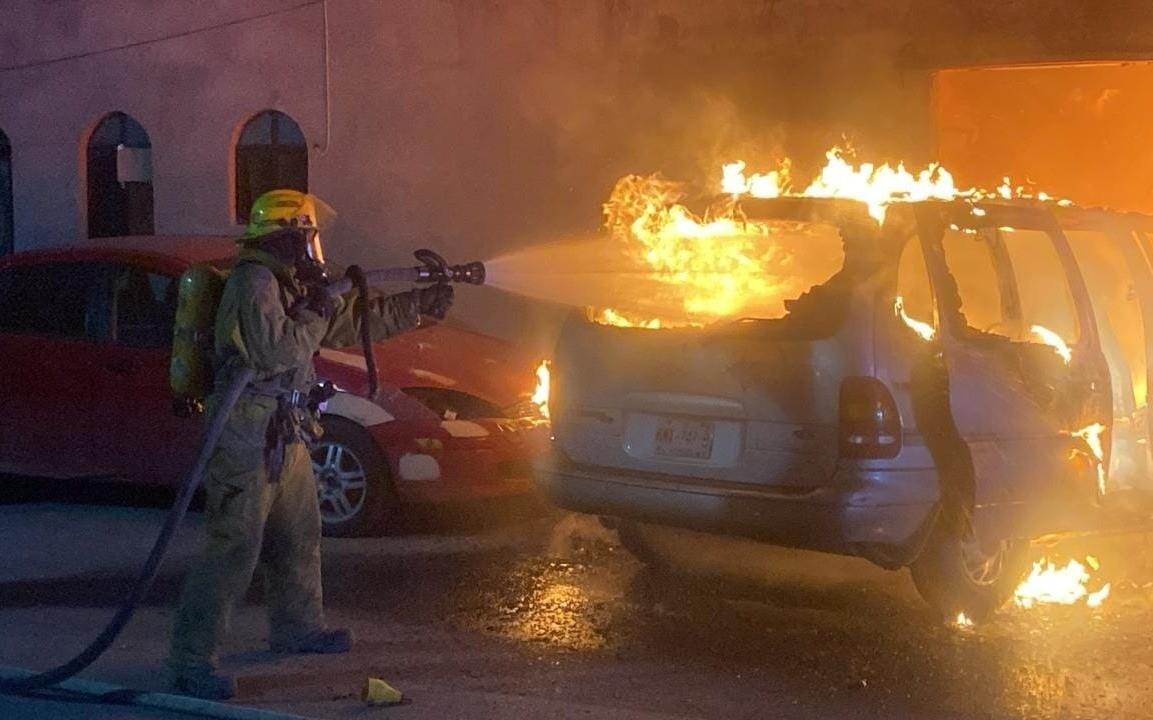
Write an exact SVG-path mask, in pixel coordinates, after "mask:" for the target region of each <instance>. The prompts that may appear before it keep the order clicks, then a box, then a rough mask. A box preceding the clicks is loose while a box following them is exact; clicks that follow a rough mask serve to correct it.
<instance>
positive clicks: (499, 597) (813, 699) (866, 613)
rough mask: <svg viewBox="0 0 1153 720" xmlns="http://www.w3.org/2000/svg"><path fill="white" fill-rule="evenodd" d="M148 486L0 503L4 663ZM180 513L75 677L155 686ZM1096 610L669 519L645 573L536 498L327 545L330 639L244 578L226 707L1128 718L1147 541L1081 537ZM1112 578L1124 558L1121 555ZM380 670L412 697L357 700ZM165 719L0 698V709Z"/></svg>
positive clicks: (181, 564)
mask: <svg viewBox="0 0 1153 720" xmlns="http://www.w3.org/2000/svg"><path fill="white" fill-rule="evenodd" d="M162 502H163V498H158V499H151V500H150V499H147V498H146V499H143V500H142V499H141V497H140V494H139V493H138V492H136V491H131V492H127V493H125V492H123V491H118V492H113V493H110V494H106V495H101V494H100V493H95V494H94V493H93V492H92V491H90V490H78V489H69V488H65V489H63V490H58V491H54V492H53V493H51V494H50V495H48V496H46V495H45V494H43V493H40V494H32V495H23V496H19V497H16V498H15V499H14V500H10V501H9V504H6V505H0V547H3V548H4V549H5V550H4V558H5V559H4V562H3V563H0V665H8V666H20V667H25V668H31V669H42V668H45V667H48V666H50V665H52V664H54V663H55V662H59V661H61V660H63V659H65V657H67V656H69V655H71V654H72V653H73V652H75V651H76V650H78V649H79V648H80V647H81V646H83V644H85V643H86V642H87V641H88V639H89V638H90V637H91V635H92V634H93V633H95V632H96V631H97V630H98V629H99V627H100V626H101V625H102V624H103V622H104V621H105V620H106V619H107V618H108V617H109V615H110V613H111V611H112V609H113V608H114V607H115V605H116V603H117V602H118V600H119V599H120V597H121V595H122V593H123V592H124V589H125V588H126V587H127V586H128V584H129V583H130V582H131V579H132V577H133V575H134V573H135V570H136V566H137V564H138V562H139V561H140V560H141V558H142V557H143V554H144V552H145V550H146V549H147V547H148V546H149V544H150V543H151V541H152V539H153V536H154V534H155V532H156V530H157V528H158V527H159V523H160V520H161V518H162V516H163V509H162ZM199 532H200V516H199V515H198V514H195V513H194V514H193V515H192V516H191V517H190V518H189V521H188V525H187V527H186V529H185V530H184V531H183V532H182V533H181V534H180V536H179V537H178V538H177V542H176V544H175V548H174V551H173V554H172V556H171V558H170V559H169V561H168V562H167V563H166V564H165V567H164V569H163V571H162V573H161V577H160V578H159V580H158V582H157V585H156V587H155V589H154V591H153V592H152V593H151V595H150V596H149V598H148V600H147V602H146V603H145V606H144V607H143V608H142V610H141V612H140V614H139V616H138V617H137V618H136V619H135V620H134V621H133V623H132V624H131V625H130V626H129V627H128V629H127V630H126V631H125V633H124V635H123V636H122V638H121V639H120V640H118V641H117V643H116V644H115V646H114V647H113V648H112V649H111V650H110V651H109V652H108V654H106V655H105V656H104V657H102V658H101V659H100V660H99V661H98V662H97V663H96V664H95V665H94V666H93V667H92V668H91V669H90V670H89V671H87V672H86V673H85V677H88V678H92V679H98V680H101V681H106V682H111V683H115V684H119V685H125V686H129V687H133V688H140V689H146V690H163V689H165V687H166V680H165V678H164V675H163V672H162V665H161V661H162V659H163V657H164V653H165V648H166V643H167V636H168V631H169V625H170V622H171V617H172V610H171V608H172V606H173V604H174V603H175V600H176V596H177V593H178V591H179V587H180V580H181V577H182V574H183V572H184V570H185V568H186V567H187V563H188V561H189V558H190V557H191V556H192V554H193V553H195V551H196V548H197V546H198V544H199ZM1093 542H1094V543H1096V544H1095V545H1093V547H1091V548H1088V549H1087V548H1086V547H1083V546H1082V545H1077V546H1073V547H1057V548H1048V549H1047V550H1046V551H1047V552H1049V553H1061V552H1065V553H1069V554H1071V555H1079V554H1080V553H1083V552H1086V551H1088V550H1091V551H1092V552H1094V553H1096V554H1097V555H1098V556H1099V557H1100V560H1101V566H1102V570H1101V572H1102V573H1103V574H1109V578H1108V579H1109V580H1111V581H1112V582H1113V594H1112V596H1111V597H1110V598H1109V599H1108V600H1107V601H1106V603H1105V604H1104V605H1103V606H1102V607H1101V608H1099V609H1095V610H1094V609H1089V608H1087V607H1085V606H1084V605H1078V606H1074V607H1039V608H1033V609H1030V610H1025V609H1020V608H1008V609H1006V610H1005V611H1003V612H1002V613H1001V614H1000V615H999V616H998V617H997V618H996V619H995V620H994V621H993V622H991V623H989V624H986V625H984V626H981V627H977V628H958V627H956V626H954V625H951V624H948V623H944V622H942V621H941V620H940V619H939V618H937V617H935V616H934V615H933V613H931V612H930V611H929V610H928V609H927V608H926V607H925V605H924V604H923V603H922V602H921V600H920V599H919V598H918V597H917V595H916V593H915V590H914V589H913V588H912V583H911V582H910V581H909V579H908V576H907V573H894V572H886V571H883V570H879V569H877V568H874V567H872V566H871V565H869V564H868V563H865V562H863V561H859V560H854V559H847V558H837V557H832V556H825V555H819V554H815V553H803V552H795V551H786V550H780V549H772V548H763V547H761V546H758V545H755V544H753V543H742V542H731V541H722V540H718V539H714V538H708V537H704V536H698V535H692V534H683V533H675V534H667V535H666V536H665V537H664V539H663V540H662V543H663V545H662V547H663V554H664V555H665V556H667V557H670V558H676V566H677V572H654V571H651V570H649V569H647V568H645V567H644V566H642V565H641V564H640V563H639V562H637V561H636V560H635V559H634V558H633V557H632V556H631V555H630V554H629V553H627V552H626V551H624V550H623V549H622V548H621V547H620V545H619V542H618V539H617V537H616V536H615V534H614V533H612V532H610V531H608V530H606V529H604V528H603V527H602V526H601V525H600V524H599V523H597V522H596V521H595V520H594V519H591V518H587V517H581V516H574V515H569V514H564V513H560V512H556V511H552V510H549V509H548V508H547V507H545V506H544V505H543V503H540V502H539V501H534V500H532V499H523V500H520V501H516V502H506V503H488V504H485V505H484V506H479V507H465V508H452V509H449V510H445V511H440V512H434V513H427V514H424V513H416V514H415V515H414V519H413V520H411V521H410V523H409V526H408V527H406V528H405V529H404V531H403V532H402V533H401V534H400V535H397V536H394V537H388V538H374V539H359V540H326V541H325V544H324V564H325V591H326V607H327V609H328V614H329V621H330V622H331V623H334V624H343V625H348V626H350V627H352V628H353V629H354V631H355V632H356V634H357V637H358V645H357V647H356V649H355V651H354V652H353V653H352V654H350V655H347V656H339V657H334V656H327V657H284V656H278V655H273V654H272V653H270V652H268V651H267V649H266V647H267V644H266V643H267V640H266V638H267V633H266V625H265V621H264V617H263V610H262V606H261V592H260V583H259V581H258V582H256V583H254V588H253V589H252V591H251V592H250V593H249V596H248V598H247V599H246V601H245V603H244V605H243V606H242V607H241V608H239V610H238V612H237V615H236V617H235V619H234V622H233V629H232V633H231V635H230V637H229V641H228V645H227V647H226V648H225V652H224V659H223V662H224V667H225V669H227V670H229V671H232V672H235V673H237V674H238V675H240V676H241V694H242V697H241V698H240V699H239V700H238V702H239V703H242V704H248V705H253V706H256V707H262V708H268V709H274V710H280V711H284V712H293V713H296V714H299V715H303V716H306V717H313V718H350V717H356V718H362V717H389V718H394V717H395V718H413V719H417V718H455V717H460V718H466V717H467V718H524V717H558V718H588V717H597V718H629V719H631V718H638V719H639V718H717V717H725V718H734V719H740V718H759V717H774V718H838V719H839V718H849V719H855V718H885V719H887V720H888V719H895V720H903V719H909V720H921V719H925V720H929V719H930V718H931V719H932V720H950V719H953V718H957V719H960V718H1012V719H1017V718H1020V719H1022V720H1023V719H1025V718H1029V719H1034V718H1036V719H1040V720H1059V719H1064V718H1118V719H1125V718H1133V719H1136V718H1148V717H1149V716H1150V711H1149V708H1150V707H1153V622H1151V621H1153V586H1150V585H1149V582H1150V581H1153V576H1151V575H1153V574H1151V573H1149V572H1148V571H1147V568H1148V565H1149V563H1148V562H1147V561H1146V558H1147V557H1149V556H1150V555H1151V553H1150V552H1149V547H1150V544H1149V539H1148V538H1146V537H1128V538H1121V539H1111V540H1108V541H1093ZM1121 567H1124V568H1125V571H1124V572H1121V571H1120V568H1121ZM367 676H374V677H381V678H384V679H386V680H387V681H388V682H390V683H392V684H393V685H394V686H396V687H398V688H400V689H401V690H402V691H404V692H405V694H406V695H407V696H408V698H409V699H410V702H409V703H408V704H406V705H403V706H400V707H395V708H387V709H379V708H367V707H365V706H364V705H363V704H362V703H361V701H360V700H359V698H358V689H359V687H360V685H361V684H362V683H363V682H364V679H365V678H366V677H367ZM9 717H12V718H24V717H52V718H56V717H60V718H98V719H100V720H104V719H106V718H107V719H108V720H111V719H112V718H149V717H156V718H167V717H176V716H174V715H164V714H158V713H151V714H150V713H149V712H147V711H140V712H137V711H136V710H135V709H132V708H124V707H107V706H101V707H91V706H85V705H77V704H76V703H74V702H59V701H55V702H49V701H45V700H31V699H12V698H3V697H0V718H9Z"/></svg>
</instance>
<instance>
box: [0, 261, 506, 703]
mask: <svg viewBox="0 0 1153 720" xmlns="http://www.w3.org/2000/svg"><path fill="white" fill-rule="evenodd" d="M415 255H416V259H417V260H418V261H419V262H420V263H421V264H420V265H418V266H416V267H397V268H383V269H379V270H370V271H363V270H361V269H360V268H359V267H357V266H355V265H354V266H352V268H350V272H349V273H348V275H346V277H345V278H344V279H342V280H337V281H334V282H331V283H329V284H328V285H327V286H326V288H325V289H326V291H327V292H328V294H329V295H330V296H333V297H335V296H339V295H343V294H345V293H347V292H349V291H350V290H352V289H353V288H354V287H355V288H356V289H357V291H358V294H359V295H360V301H361V302H360V305H359V312H360V328H361V343H362V349H363V351H364V358H365V365H366V368H367V372H368V373H369V375H368V384H369V390H370V393H369V397H370V398H371V397H372V396H373V395H375V390H376V387H377V382H378V379H377V377H376V359H375V357H374V355H373V352H372V336H371V328H370V325H369V320H368V311H369V302H368V300H369V297H368V287H369V285H370V284H373V285H375V284H380V283H384V282H414V283H425V284H435V283H450V282H451V283H468V284H472V285H481V284H483V283H484V279H485V268H484V264H483V263H480V262H471V263H466V264H464V265H449V264H448V263H447V262H445V260H444V258H443V257H441V256H440V255H438V254H437V253H435V252H433V251H431V250H418V251H417V252H416V253H415ZM255 375H256V372H255V370H253V369H251V368H245V369H243V370H241V371H239V372H238V373H237V374H236V375H235V377H233V379H232V382H231V383H230V384H229V385H228V386H227V388H226V390H225V391H224V394H223V395H222V396H221V398H220V402H219V403H217V404H216V407H215V409H214V412H213V413H212V415H211V417H210V418H209V421H208V423H207V424H206V426H205V428H204V432H203V434H202V436H201V442H200V450H199V452H198V453H197V455H196V461H195V462H194V463H193V465H192V468H191V469H190V470H189V472H188V473H187V474H186V475H185V476H184V480H183V482H181V484H180V486H179V490H178V491H177V495H176V499H175V501H174V502H173V504H172V507H171V509H169V511H168V515H167V516H166V517H165V520H164V525H163V527H162V528H161V530H160V534H159V535H158V536H157V538H156V542H155V543H154V544H153V546H152V550H151V551H150V552H149V554H148V558H147V560H145V562H144V565H143V567H142V568H141V570H140V574H139V575H138V576H137V579H136V582H135V584H134V585H133V586H132V589H131V590H130V591H129V592H128V595H127V596H126V597H125V599H124V601H123V602H122V603H121V605H120V607H119V608H117V610H116V613H115V614H114V615H113V616H112V619H111V620H110V621H109V622H108V624H107V625H106V626H105V627H104V629H103V630H102V631H101V632H100V634H99V635H97V636H96V638H95V639H94V640H93V641H92V642H91V643H89V644H88V646H87V647H85V648H84V649H83V650H81V651H80V652H79V653H78V654H77V655H76V656H75V657H73V658H72V659H71V660H68V661H67V662H65V663H62V664H60V665H58V666H56V667H54V668H52V669H50V670H46V671H44V672H41V673H35V674H27V673H20V674H17V675H13V674H8V675H7V676H3V675H0V694H9V695H19V694H27V693H32V692H35V691H37V690H43V689H46V688H50V687H52V686H54V685H58V684H59V683H61V682H63V681H65V680H67V679H68V678H71V677H73V676H75V675H76V674H77V673H80V672H82V671H83V670H84V669H85V668H87V667H88V666H89V665H91V664H92V663H93V662H95V661H96V659H97V658H99V657H100V656H101V655H102V654H104V652H105V651H106V650H107V649H108V648H109V647H111V645H112V643H113V642H114V641H115V640H116V637H117V636H118V635H119V634H120V632H121V631H122V630H123V629H124V627H125V626H126V625H127V624H128V621H129V620H131V619H132V616H133V615H134V614H135V612H136V607H137V605H139V603H140V601H141V600H143V599H144V597H145V596H146V595H147V594H148V591H149V590H150V589H151V588H152V584H153V582H154V581H155V580H156V576H157V574H158V573H159V571H160V565H161V562H162V561H163V560H164V556H165V555H166V554H167V553H168V549H169V547H170V545H171V544H172V538H173V536H175V534H176V530H177V529H178V528H179V527H180V524H181V523H182V522H183V520H184V516H185V514H186V513H187V512H188V506H189V504H190V503H191V502H192V497H193V495H194V494H195V492H196V489H197V488H198V487H199V486H200V484H201V482H202V480H203V479H204V474H205V472H206V471H207V468H208V462H209V460H211V458H212V455H213V453H214V452H215V450H216V444H217V443H218V442H219V441H220V436H221V435H222V434H223V432H224V426H225V424H226V423H227V421H228V417H229V415H231V413H232V409H233V408H234V407H235V406H236V403H237V402H238V401H239V400H240V396H241V394H242V393H243V392H244V390H245V388H246V387H248V385H249V384H250V383H251V382H252V380H253V379H254V378H255ZM95 699H98V700H99V699H106V700H108V701H112V702H131V701H132V693H131V691H129V692H128V693H127V694H125V693H110V694H109V696H108V697H105V696H104V695H97V696H95Z"/></svg>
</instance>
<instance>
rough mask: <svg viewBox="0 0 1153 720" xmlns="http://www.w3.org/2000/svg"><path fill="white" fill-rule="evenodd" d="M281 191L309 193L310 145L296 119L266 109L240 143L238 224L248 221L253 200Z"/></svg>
mask: <svg viewBox="0 0 1153 720" xmlns="http://www.w3.org/2000/svg"><path fill="white" fill-rule="evenodd" d="M280 188H289V189H292V190H300V191H301V192H307V191H308V145H307V144H305V142H304V133H303V132H301V130H300V126H299V125H297V124H296V121H295V120H293V119H292V118H290V117H289V116H287V115H285V114H284V113H282V112H278V111H276V110H265V111H263V112H261V113H258V114H256V115H255V116H253V117H252V119H251V120H249V121H248V122H247V123H245V124H244V128H243V129H241V131H240V137H238V138H237V140H236V198H235V200H236V222H237V223H240V224H244V223H246V222H248V211H249V210H251V209H252V201H253V200H255V199H256V198H258V197H260V196H261V195H263V194H264V193H266V192H268V191H269V190H277V189H280Z"/></svg>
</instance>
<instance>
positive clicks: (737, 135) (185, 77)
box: [0, 0, 1153, 332]
mask: <svg viewBox="0 0 1153 720" xmlns="http://www.w3.org/2000/svg"><path fill="white" fill-rule="evenodd" d="M0 16H2V20H0V129H2V130H3V131H4V132H5V133H6V134H7V135H8V137H9V138H10V140H11V143H12V149H13V164H14V169H13V175H14V185H15V190H14V192H15V206H16V219H15V224H16V248H17V249H27V248H32V247H37V246H43V245H47V244H58V243H62V242H68V241H70V239H72V238H76V237H80V236H82V235H83V234H84V232H85V179H84V148H85V143H86V140H87V134H88V133H89V132H90V131H91V129H92V127H93V126H94V124H95V123H96V122H98V120H99V119H100V118H101V117H102V116H103V115H104V114H105V113H107V112H110V111H114V110H120V111H124V112H126V113H128V114H130V115H132V116H133V117H135V118H136V119H137V120H139V121H140V122H141V123H142V124H143V126H144V127H145V128H146V129H147V131H148V132H149V134H150V136H151V141H152V146H153V164H154V192H155V216H156V231H157V233H162V234H164V233H204V232H209V233H217V232H220V233H232V232H236V231H237V227H236V226H235V225H234V224H233V222H232V217H233V208H232V200H231V198H232V192H231V182H232V181H231V175H232V173H231V162H232V161H231V158H232V143H233V141H234V140H235V137H236V134H237V132H238V130H239V128H240V126H241V125H242V124H243V122H244V121H245V120H246V119H247V118H249V117H250V116H251V115H253V114H254V113H256V112H258V111H260V110H262V109H266V108H273V109H277V110H281V111H283V112H286V113H288V114H289V115H291V116H292V117H293V118H294V119H295V120H296V121H297V122H298V123H299V124H300V126H301V128H302V129H303V131H304V133H305V135H306V137H307V140H308V143H309V160H310V186H311V187H310V189H311V190H313V191H314V192H317V193H319V194H320V195H322V196H323V197H325V198H326V199H327V200H328V201H329V202H330V203H331V204H332V205H334V206H335V207H336V208H337V210H338V211H339V213H340V222H339V225H338V226H337V227H336V228H335V230H334V232H332V233H330V234H329V236H328V237H327V239H326V240H327V242H328V244H329V246H330V254H331V255H333V256H334V257H336V258H337V259H338V260H340V261H344V262H352V261H357V262H361V263H363V264H368V265H372V264H378V263H382V262H397V261H406V260H407V255H408V253H409V252H410V251H411V249H413V248H414V247H417V246H419V245H422V244H429V245H433V246H435V247H438V248H440V249H442V250H443V251H444V252H445V254H447V255H450V256H452V257H459V258H462V259H472V258H482V259H483V258H487V257H491V256H493V255H495V254H498V253H500V252H502V251H505V250H509V249H512V248H515V247H518V246H522V245H526V244H531V243H539V242H545V241H548V240H554V239H559V238H564V237H566V236H568V235H570V234H572V233H577V232H588V231H591V230H593V229H595V228H596V226H597V224H598V223H599V219H600V218H599V211H600V208H599V204H600V202H601V201H602V200H603V199H604V197H605V194H606V193H607V191H608V189H609V188H610V187H611V185H612V183H613V181H614V180H615V179H616V178H617V177H619V176H620V175H621V174H624V173H626V172H652V171H657V170H660V171H664V172H666V173H667V174H669V175H672V176H675V177H685V178H693V179H698V180H706V179H709V178H712V177H713V175H714V174H715V172H716V167H717V164H718V163H719V162H720V161H721V160H722V159H730V158H733V157H738V156H743V157H746V158H749V159H755V158H756V157H758V156H762V157H771V156H775V155H779V154H781V153H788V154H790V155H792V156H793V157H794V158H796V160H797V161H798V163H799V165H800V170H801V171H802V172H803V171H804V170H805V169H806V167H811V166H813V165H816V164H818V163H819V162H820V161H821V156H820V152H821V150H822V149H824V148H825V147H827V146H828V145H829V144H831V143H833V142H836V141H837V140H839V139H841V137H842V136H843V135H849V136H851V137H852V139H853V140H854V142H855V143H856V145H857V146H858V147H860V148H861V149H863V150H864V151H866V152H867V153H869V154H870V155H872V156H876V157H880V158H883V159H897V158H906V159H911V160H927V159H929V158H930V156H931V154H932V141H931V132H930V128H929V120H928V118H929V114H928V73H929V71H930V70H931V69H932V68H934V67H939V66H946V65H959V64H971V63H980V62H992V61H1007V60H1038V59H1053V58H1070V57H1100V56H1106V55H1108V56H1115V55H1118V54H1126V53H1134V54H1137V53H1142V52H1146V51H1148V50H1149V49H1150V48H1149V46H1150V45H1151V44H1153V40H1150V39H1149V38H1153V32H1143V31H1142V28H1144V29H1146V30H1150V29H1153V6H1151V5H1150V4H1149V3H1143V2H1134V1H1131V0H1114V1H1113V2H1109V3H1099V2H1093V1H1091V0H1076V1H1073V0H1070V1H1066V2H1023V1H1021V0H1016V1H1014V0H1000V1H999V2H992V1H991V0H975V1H974V2H970V3H955V2H930V1H928V0H757V1H754V0H715V1H713V2H697V1H695V0H651V1H649V2H641V1H640V0H572V1H569V2H558V1H556V0H329V1H328V2H327V3H326V2H308V1H306V0H252V1H249V2H245V3H236V2H226V1H225V0H211V1H208V2H197V3H183V2H175V1H174V0H99V1H97V0H62V1H58V2H42V1H40V0H8V1H7V2H5V3H3V7H2V8H0ZM465 296H466V298H469V299H471V300H472V301H473V302H471V303H466V304H469V305H470V306H475V307H473V309H471V310H468V311H466V312H465V314H466V316H468V315H471V316H473V319H474V320H475V321H476V322H478V324H481V325H482V326H484V327H485V328H486V329H491V330H495V331H498V332H502V331H508V332H513V331H516V330H517V329H518V328H523V327H524V326H525V325H526V322H527V321H526V320H525V318H524V317H523V313H526V312H528V310H527V309H526V307H527V306H525V305H524V304H522V303H519V302H517V301H514V300H511V299H508V298H503V297H498V296H497V295H496V294H495V293H493V292H491V291H485V290H471V289H469V290H467V291H466V293H465Z"/></svg>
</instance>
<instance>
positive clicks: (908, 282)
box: [897, 237, 937, 327]
mask: <svg viewBox="0 0 1153 720" xmlns="http://www.w3.org/2000/svg"><path fill="white" fill-rule="evenodd" d="M897 295H898V296H899V297H900V298H901V304H902V306H903V307H904V309H905V314H906V315H908V316H909V317H910V318H911V319H913V320H916V321H919V322H923V323H927V324H929V325H932V326H933V327H936V325H937V318H936V313H934V312H933V290H932V287H931V286H930V285H929V269H928V267H927V266H926V265H925V255H924V253H922V252H921V243H920V241H919V240H918V239H917V238H916V237H912V238H910V239H909V241H908V242H906V243H905V249H904V250H902V251H901V259H900V261H899V263H898V265H897Z"/></svg>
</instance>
